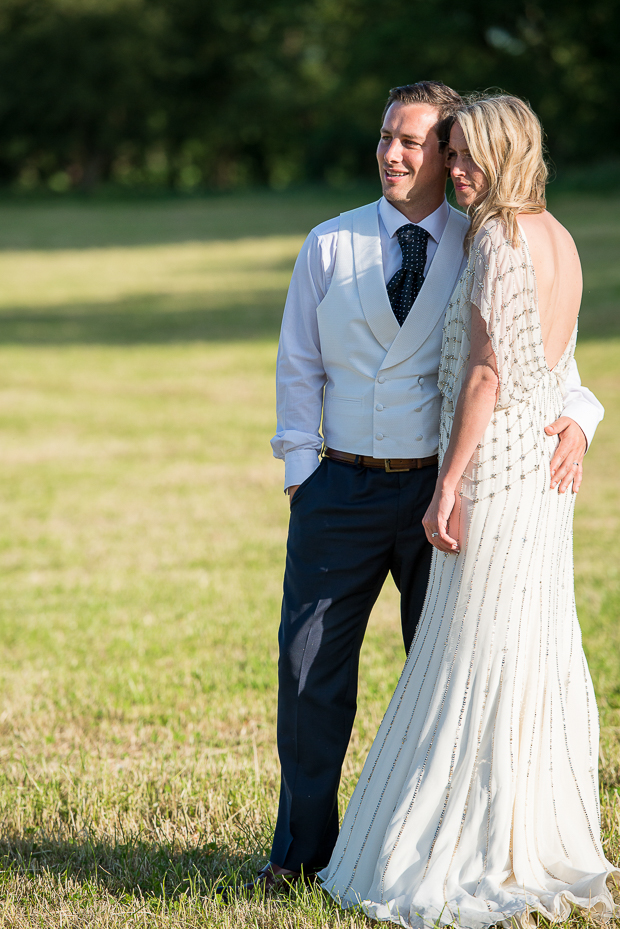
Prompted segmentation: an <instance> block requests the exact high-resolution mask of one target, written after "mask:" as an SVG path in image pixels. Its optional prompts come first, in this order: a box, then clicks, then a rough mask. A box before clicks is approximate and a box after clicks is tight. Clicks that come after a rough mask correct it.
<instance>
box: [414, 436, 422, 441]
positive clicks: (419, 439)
mask: <svg viewBox="0 0 620 929" xmlns="http://www.w3.org/2000/svg"><path fill="white" fill-rule="evenodd" d="M423 438H424V436H423V435H417V436H416V437H415V440H416V442H421V441H422V439H423Z"/></svg>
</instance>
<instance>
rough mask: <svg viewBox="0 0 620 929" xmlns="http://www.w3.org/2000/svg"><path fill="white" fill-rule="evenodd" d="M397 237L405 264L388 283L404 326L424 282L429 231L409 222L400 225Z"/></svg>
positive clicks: (389, 292) (391, 297)
mask: <svg viewBox="0 0 620 929" xmlns="http://www.w3.org/2000/svg"><path fill="white" fill-rule="evenodd" d="M396 237H397V239H398V244H399V245H400V250H401V252H402V253H403V266H402V268H401V269H400V271H397V272H396V274H395V275H394V277H393V278H392V280H391V281H390V282H389V284H388V285H387V292H388V297H389V298H390V303H391V304H392V309H393V310H394V316H395V317H396V319H397V320H398V322H399V325H401V326H402V324H403V323H404V322H405V320H406V319H407V316H408V315H409V310H410V309H411V307H412V306H413V301H414V300H415V298H416V297H417V296H418V294H419V293H420V288H421V287H422V284H423V283H424V265H425V264H426V245H427V243H428V232H427V231H426V229H422V228H421V227H420V226H414V225H412V223H409V224H408V225H406V226H401V227H400V229H399V230H398V231H397V233H396Z"/></svg>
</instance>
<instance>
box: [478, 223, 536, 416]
mask: <svg viewBox="0 0 620 929" xmlns="http://www.w3.org/2000/svg"><path fill="white" fill-rule="evenodd" d="M469 270H470V274H471V294H470V300H471V303H472V304H473V305H474V306H476V307H477V308H478V310H479V311H480V314H481V316H482V318H483V320H484V322H485V324H486V328H487V332H488V334H489V339H490V341H491V347H492V349H493V352H494V354H495V358H496V361H497V372H498V375H499V395H498V400H497V406H496V409H503V408H505V407H508V406H513V405H514V404H515V403H519V402H521V401H522V400H523V399H524V398H525V396H526V395H527V393H528V392H529V391H530V390H531V389H532V388H533V386H534V384H535V382H536V379H537V377H538V376H539V375H540V372H541V350H542V341H541V337H540V326H539V324H538V313H537V311H536V302H535V301H536V293H535V282H534V277H533V270H532V268H531V264H530V261H529V256H528V255H527V253H526V250H525V247H524V246H523V244H520V245H519V246H517V247H516V248H515V247H514V246H513V245H512V244H511V242H510V241H509V240H507V239H506V234H505V229H504V227H503V225H502V224H501V223H500V222H498V221H497V220H492V221H490V222H488V223H486V224H485V225H484V226H483V227H482V229H481V230H480V231H479V232H478V234H477V235H476V238H475V239H474V242H473V245H472V250H471V255H470V260H469ZM543 357H544V356H543Z"/></svg>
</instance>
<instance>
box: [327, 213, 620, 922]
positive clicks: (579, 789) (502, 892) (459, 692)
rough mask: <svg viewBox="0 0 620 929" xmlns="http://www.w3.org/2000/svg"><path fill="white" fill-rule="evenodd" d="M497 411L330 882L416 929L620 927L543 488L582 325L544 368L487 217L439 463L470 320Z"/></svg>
mask: <svg viewBox="0 0 620 929" xmlns="http://www.w3.org/2000/svg"><path fill="white" fill-rule="evenodd" d="M473 307H475V308H477V310H476V311H479V312H480V313H481V315H482V317H483V319H484V321H485V323H486V326H487V331H488V333H489V337H490V340H491V345H492V347H493V351H494V352H495V356H496V359H497V366H498V373H499V381H500V390H499V396H498V402H497V405H496V409H495V411H494V413H493V416H492V419H491V422H490V423H489V425H488V427H487V429H486V431H485V433H484V436H483V437H482V440H481V442H480V443H479V445H478V448H477V449H476V451H475V453H474V455H473V457H472V459H471V461H470V462H469V465H468V467H467V468H466V470H465V473H464V474H463V478H462V481H461V487H460V491H459V496H458V507H459V512H458V513H457V514H456V518H457V520H458V533H459V538H460V540H461V553H460V554H459V555H458V556H456V557H455V556H453V555H445V554H442V553H439V552H437V551H435V553H434V556H433V563H432V567H431V575H430V579H429V585H428V590H427V594H426V601H425V605H424V610H423V614H422V617H421V620H420V623H419V626H418V631H417V634H416V637H415V640H414V642H413V645H412V648H411V651H410V653H409V656H408V658H407V662H406V664H405V667H404V669H403V673H402V675H401V679H400V681H399V684H398V686H397V689H396V692H395V694H394V697H393V698H392V701H391V703H390V705H389V707H388V710H387V712H386V715H385V718H384V720H383V722H382V724H381V727H380V729H379V732H378V734H377V737H376V739H375V742H374V743H373V746H372V748H371V751H370V754H369V756H368V759H367V761H366V764H365V766H364V770H363V772H362V776H361V778H360V781H359V784H358V786H357V788H356V790H355V793H354V795H353V798H352V800H351V803H350V804H349V807H348V809H347V812H346V815H345V818H344V822H343V826H342V831H341V834H340V838H339V840H338V843H337V846H336V849H335V851H334V855H333V856H332V860H331V862H330V865H329V867H328V868H327V869H326V870H325V871H324V872H322V874H321V877H322V879H323V880H324V881H325V884H324V886H325V887H326V889H327V890H328V891H329V892H330V893H331V894H332V895H333V896H334V897H335V898H336V899H338V900H340V902H341V903H342V904H343V905H344V906H349V905H353V904H361V905H362V908H363V909H364V911H365V912H366V913H367V914H368V915H369V916H371V917H372V918H374V919H379V920H389V921H392V922H395V923H398V924H399V925H402V926H411V927H415V929H422V927H423V926H429V925H434V924H437V925H448V924H450V923H454V924H456V925H459V926H463V927H466V929H482V927H485V929H486V927H490V926H492V925H495V924H497V923H504V924H508V923H509V922H511V921H514V922H515V923H518V924H520V925H529V924H533V916H532V914H533V913H535V912H536V911H537V912H539V913H541V914H542V915H544V916H545V917H547V918H548V919H550V920H564V919H567V918H568V916H569V915H570V911H571V906H572V905H573V904H576V905H578V906H580V907H583V908H584V909H590V911H591V912H592V914H593V915H595V916H596V918H597V919H598V918H601V917H610V916H612V915H614V916H617V915H620V909H619V908H618V906H617V904H616V903H614V899H613V887H612V885H611V884H610V881H612V880H613V878H612V877H610V875H615V877H616V879H618V882H619V883H620V872H618V871H616V870H615V869H614V867H613V865H612V864H611V863H610V862H608V861H607V860H606V859H605V855H604V852H603V849H602V847H601V842H600V831H599V817H600V811H599V803H598V781H597V771H596V758H597V754H598V721H597V714H596V704H595V699H594V693H593V689H592V683H591V680H590V676H589V673H588V668H587V663H586V661H585V657H584V655H583V649H582V647H581V635H580V630H579V624H578V621H577V616H576V612H575V603H574V591H573V566H572V517H573V506H574V500H573V495H572V494H570V493H567V494H558V492H557V491H551V490H549V483H550V474H549V462H550V459H551V456H552V454H553V450H554V448H555V443H556V441H557V440H556V439H554V438H549V437H547V436H546V435H545V433H544V426H545V425H546V424H547V423H549V422H552V421H553V420H554V419H556V418H557V417H558V416H559V415H560V413H561V411H562V406H563V401H562V387H563V382H564V379H565V377H566V374H567V371H568V366H569V364H570V361H571V359H572V356H573V352H574V347H575V339H576V330H575V332H574V333H573V335H572V337H571V340H570V343H569V345H568V346H567V348H566V351H565V352H564V354H563V355H562V358H561V359H560V361H559V362H558V364H557V365H556V366H555V368H554V369H553V370H550V369H549V367H548V365H547V363H546V360H545V355H544V348H543V342H542V336H541V329H540V321H539V315H538V307H537V294H536V280H535V276H534V269H533V266H532V262H531V258H530V255H529V252H528V249H527V244H526V243H525V242H523V243H522V244H521V245H520V246H519V247H518V248H514V247H513V246H512V245H511V244H510V242H508V241H506V238H505V235H504V233H503V230H502V227H501V226H500V225H499V224H498V223H497V222H491V223H488V224H487V225H486V227H485V228H484V229H483V230H481V232H480V233H479V234H478V236H477V237H476V240H475V241H474V243H473V246H472V252H471V255H470V259H469V262H468V266H467V268H466V270H465V272H464V273H463V276H462V278H461V280H460V281H459V284H458V285H457V288H456V290H455V293H454V295H453V298H452V301H451V302H450V304H449V306H448V311H447V314H446V321H445V328H444V339H443V353H442V360H441V365H440V369H439V386H440V389H441V392H442V395H443V405H442V414H441V426H440V456H443V455H444V454H445V450H446V448H447V445H448V441H449V438H450V430H451V427H452V420H453V417H454V410H455V406H456V403H457V400H458V396H459V392H460V389H461V387H462V384H463V379H464V376H465V372H466V369H467V364H468V360H469V344H470V342H469V338H470V331H471V314H472V308H473Z"/></svg>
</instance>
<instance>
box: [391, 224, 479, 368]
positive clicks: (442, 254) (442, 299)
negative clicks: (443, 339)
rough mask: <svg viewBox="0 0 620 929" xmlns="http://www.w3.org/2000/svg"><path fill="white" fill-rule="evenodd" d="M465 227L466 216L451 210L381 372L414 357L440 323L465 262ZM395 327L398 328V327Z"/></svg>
mask: <svg viewBox="0 0 620 929" xmlns="http://www.w3.org/2000/svg"><path fill="white" fill-rule="evenodd" d="M468 227H469V222H468V220H467V219H466V218H465V216H463V214H462V213H459V212H458V211H457V210H454V209H452V208H451V209H450V217H449V219H448V222H447V224H446V228H445V229H444V233H443V235H442V237H441V240H440V242H439V245H438V246H437V251H436V252H435V257H434V258H433V261H432V264H431V266H430V269H429V272H428V274H427V276H426V278H425V279H424V284H423V285H422V289H421V290H420V293H419V294H418V297H417V299H416V301H415V303H414V304H413V306H412V307H411V310H410V312H409V315H408V316H407V319H406V320H405V322H404V323H403V325H402V326H401V327H399V331H398V332H397V334H396V336H395V338H394V340H393V342H392V344H391V347H390V349H389V350H388V353H387V355H386V357H385V360H384V362H383V364H382V365H381V367H382V368H391V367H392V365H397V364H400V362H401V361H404V360H405V359H406V358H409V357H410V356H411V355H413V354H414V352H416V351H417V350H418V349H419V348H420V346H421V345H422V344H423V343H424V342H425V341H426V339H427V338H428V337H429V335H430V334H431V332H432V331H433V329H434V328H435V326H436V325H437V323H438V322H439V319H440V317H441V316H442V315H443V313H444V312H445V310H446V306H447V304H448V301H449V300H450V297H451V296H452V291H453V290H454V287H455V285H456V282H457V281H458V279H459V276H460V272H461V268H462V267H463V264H464V261H465V253H464V252H463V240H464V238H465V234H466V232H467V229H468ZM382 283H383V279H382ZM383 291H384V293H385V295H386V300H387V303H388V306H389V308H390V313H391V315H392V318H393V319H394V320H395V317H394V313H393V312H392V308H391V306H390V302H389V299H388V298H387V291H386V289H385V283H383ZM396 325H397V326H398V323H396Z"/></svg>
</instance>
